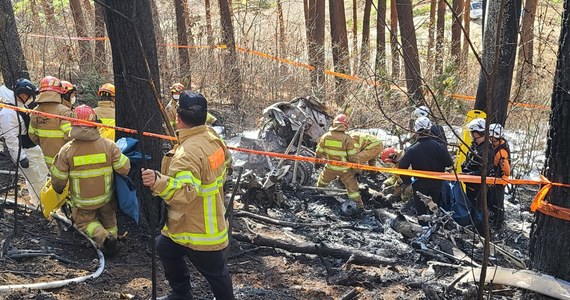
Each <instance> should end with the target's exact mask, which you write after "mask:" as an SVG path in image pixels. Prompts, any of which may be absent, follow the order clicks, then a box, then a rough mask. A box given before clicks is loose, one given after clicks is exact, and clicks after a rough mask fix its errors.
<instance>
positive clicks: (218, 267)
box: [156, 235, 234, 300]
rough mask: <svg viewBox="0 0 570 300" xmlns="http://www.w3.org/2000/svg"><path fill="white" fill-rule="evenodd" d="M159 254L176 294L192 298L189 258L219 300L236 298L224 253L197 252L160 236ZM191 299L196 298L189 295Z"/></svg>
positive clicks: (219, 251) (158, 240)
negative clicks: (187, 262)
mask: <svg viewBox="0 0 570 300" xmlns="http://www.w3.org/2000/svg"><path fill="white" fill-rule="evenodd" d="M156 252H157V253H158V257H159V258H160V261H161V262H162V266H163V267H164V275H165V276H166V279H167V280H168V283H169V284H170V287H171V288H172V290H173V291H174V292H175V293H177V294H179V295H191V285H190V271H189V270H188V266H187V265H186V261H184V256H187V257H188V259H189V260H190V262H192V264H193V265H194V266H195V267H196V269H198V271H199V272H200V273H201V274H202V275H203V276H204V277H205V278H206V280H207V281H208V283H209V284H210V287H211V288H212V292H213V293H214V296H215V297H216V300H233V299H234V293H233V286H232V279H231V277H230V272H229V271H228V266H227V264H226V258H225V256H224V253H223V252H224V250H218V251H196V250H192V249H190V248H188V247H184V246H181V245H179V244H176V243H175V242H173V241H172V240H171V239H170V238H168V237H166V236H163V235H160V236H158V237H157V238H156ZM188 299H192V297H191V296H189V298H188Z"/></svg>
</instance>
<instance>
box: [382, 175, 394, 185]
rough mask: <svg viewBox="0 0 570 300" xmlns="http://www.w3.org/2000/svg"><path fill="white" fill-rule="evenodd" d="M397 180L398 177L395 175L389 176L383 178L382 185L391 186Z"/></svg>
mask: <svg viewBox="0 0 570 300" xmlns="http://www.w3.org/2000/svg"><path fill="white" fill-rule="evenodd" d="M397 180H398V178H397V177H396V176H390V178H388V179H386V180H384V182H383V183H382V185H383V186H385V187H389V186H393V185H395V184H396V182H397Z"/></svg>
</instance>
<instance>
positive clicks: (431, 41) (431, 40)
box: [427, 0, 437, 74]
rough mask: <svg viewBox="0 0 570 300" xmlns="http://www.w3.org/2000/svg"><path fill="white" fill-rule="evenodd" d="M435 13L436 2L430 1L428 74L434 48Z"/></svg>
mask: <svg viewBox="0 0 570 300" xmlns="http://www.w3.org/2000/svg"><path fill="white" fill-rule="evenodd" d="M436 11H437V0H431V1H430V7H429V26H428V46H427V47H428V49H427V61H428V68H429V69H428V73H427V74H430V73H431V72H430V70H433V69H431V68H432V66H433V61H434V59H433V52H434V50H435V49H434V48H435V13H436Z"/></svg>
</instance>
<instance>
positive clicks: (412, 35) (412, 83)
mask: <svg viewBox="0 0 570 300" xmlns="http://www.w3.org/2000/svg"><path fill="white" fill-rule="evenodd" d="M396 6H397V9H398V23H400V36H401V41H402V54H403V56H404V70H405V72H406V87H407V89H408V95H409V96H410V101H411V102H412V104H421V103H424V102H425V100H424V95H423V89H422V72H421V69H420V58H419V55H418V44H417V41H416V29H415V27H414V18H413V15H412V1H411V0H396Z"/></svg>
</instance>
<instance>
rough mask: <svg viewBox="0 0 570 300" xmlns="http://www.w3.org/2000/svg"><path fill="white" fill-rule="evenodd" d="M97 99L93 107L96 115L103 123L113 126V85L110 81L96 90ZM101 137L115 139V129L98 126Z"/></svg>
mask: <svg viewBox="0 0 570 300" xmlns="http://www.w3.org/2000/svg"><path fill="white" fill-rule="evenodd" d="M97 95H98V96H99V101H98V102H97V107H96V108H94V110H95V113H96V114H97V117H98V118H99V120H101V122H102V123H103V124H105V125H109V126H115V86H114V85H113V84H112V83H105V84H104V85H102V86H101V87H100V88H99V91H97ZM99 132H100V133H101V137H104V138H107V139H110V140H111V141H115V130H114V129H110V128H103V127H99Z"/></svg>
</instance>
